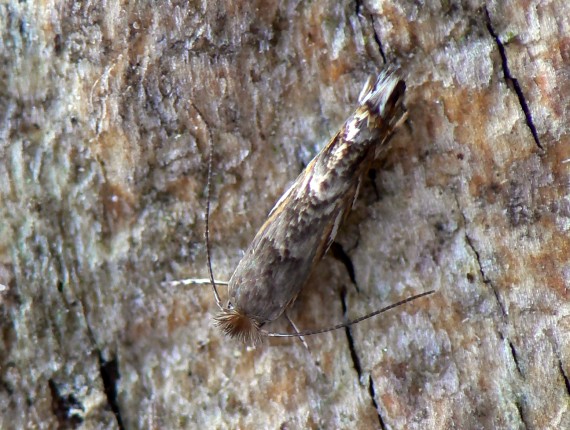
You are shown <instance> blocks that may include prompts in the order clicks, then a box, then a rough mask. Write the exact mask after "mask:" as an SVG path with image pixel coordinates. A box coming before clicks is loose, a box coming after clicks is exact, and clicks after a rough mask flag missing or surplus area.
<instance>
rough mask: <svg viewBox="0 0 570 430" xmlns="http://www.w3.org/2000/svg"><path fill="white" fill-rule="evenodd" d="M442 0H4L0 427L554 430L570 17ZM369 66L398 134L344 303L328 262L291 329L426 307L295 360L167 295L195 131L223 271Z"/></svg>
mask: <svg viewBox="0 0 570 430" xmlns="http://www.w3.org/2000/svg"><path fill="white" fill-rule="evenodd" d="M419 3H425V4H424V5H423V6H419ZM441 3H442V2H438V1H426V2H414V1H381V2H380V1H363V2H359V1H357V2H337V1H329V2H324V1H323V2H316V1H315V2H295V1H278V2H277V1H275V2H271V1H258V2H249V1H247V2H240V1H228V2H225V1H222V2H207V5H206V2H203V3H201V2H195V3H193V4H190V5H187V4H185V3H183V2H181V3H180V4H179V3H178V2H161V3H160V4H158V3H155V2H148V3H147V2H142V3H141V4H138V5H126V4H125V3H119V2H114V1H110V2H106V3H103V2H98V1H86V2H81V3H76V2H71V1H66V2H55V3H49V2H48V3H44V4H41V5H40V4H36V3H33V2H17V1H9V2H4V3H3V4H2V5H0V31H1V39H0V56H1V58H2V67H1V72H0V73H1V75H0V76H1V79H0V119H1V122H0V143H1V151H2V152H1V158H0V172H1V177H2V178H3V180H2V181H1V182H0V202H1V204H0V211H1V212H0V219H1V220H2V221H1V224H0V284H2V287H1V291H0V323H1V330H2V332H1V333H2V335H1V336H0V427H1V428H3V429H9V428H57V427H60V428H73V427H81V428H86V429H87V428H129V429H131V428H244V429H245V428H290V429H293V428H354V425H355V423H358V424H359V428H375V427H383V428H393V429H400V428H410V429H414V428H415V429H425V428H433V429H442V428H487V429H491V428H493V429H495V428H496V429H513V428H529V429H549V428H550V429H561V428H570V382H569V378H570V336H569V331H570V317H569V315H570V305H569V304H568V299H569V296H570V293H569V288H570V258H569V255H570V246H569V231H570V193H569V186H570V141H569V140H570V139H569V128H568V127H569V126H568V118H569V106H570V81H569V79H570V23H569V21H568V16H570V6H569V4H568V2H566V1H565V0H558V1H500V2H499V1H497V2H477V1H471V2H462V4H461V5H459V6H458V5H457V4H458V2H443V5H442V4H441ZM384 59H386V60H387V61H389V62H391V63H396V64H399V65H401V67H402V69H403V71H404V73H405V75H406V81H407V86H408V92H407V106H408V110H409V121H408V122H407V124H406V125H405V126H404V127H403V128H402V129H401V131H400V132H399V134H398V135H397V136H396V137H395V139H394V142H393V144H394V148H393V150H392V152H391V153H390V154H389V156H388V158H387V159H386V160H384V161H379V162H378V163H377V164H376V165H375V172H376V177H373V176H372V177H371V179H370V180H368V181H366V183H365V184H364V186H363V188H362V190H361V196H360V199H359V200H358V202H357V204H356V207H355V209H354V211H353V213H352V215H351V216H350V218H349V219H348V222H347V224H346V225H345V227H344V228H343V230H342V231H341V233H340V235H339V237H338V240H339V242H340V243H341V244H342V246H343V248H344V250H345V252H346V254H347V256H348V258H349V259H350V261H351V262H352V264H353V266H354V269H355V273H356V281H357V284H358V288H359V291H358V292H357V291H356V289H355V288H354V286H353V285H352V283H351V282H350V279H349V277H348V274H347V270H346V268H345V266H344V265H343V264H342V263H341V262H339V260H337V259H333V258H332V257H326V258H325V259H324V260H323V261H322V262H321V263H320V264H319V266H318V267H317V269H316V271H315V273H314V276H313V277H312V278H311V280H310V282H309V284H308V285H307V287H306V288H305V290H304V292H303V295H302V297H300V299H299V300H298V302H297V303H296V305H295V307H294V309H293V311H292V316H293V317H294V319H295V320H296V322H297V323H298V325H299V326H300V327H303V328H312V327H323V326H326V325H329V324H331V323H333V322H337V321H339V320H340V319H342V316H343V310H342V309H343V306H344V305H346V307H347V308H348V312H349V315H351V316H357V315H360V314H362V313H365V312H368V311H371V310H373V309H376V308H378V307H381V306H382V305H385V304H387V303H390V302H392V301H395V300H398V299H400V298H403V297H406V296H408V295H411V294H413V293H418V292H421V291H424V290H427V289H431V288H434V289H436V290H437V293H436V294H435V295H434V296H431V297H430V298H426V299H422V300H421V301H417V302H415V303H412V304H410V305H407V306H405V307H402V308H400V309H397V310H395V311H393V312H391V313H389V314H386V315H384V316H382V317H379V318H376V319H373V320H370V321H367V322H364V323H362V324H360V325H358V326H355V327H353V328H352V329H351V330H350V333H349V334H347V333H346V332H344V331H338V332H335V333H329V334H325V335H321V336H315V337H312V338H310V339H308V343H309V346H310V348H311V355H309V354H308V353H307V351H306V350H305V349H304V348H303V346H302V345H301V344H300V343H299V342H298V341H295V340H293V341H279V342H277V341H268V342H266V343H264V344H263V345H262V346H260V347H258V348H257V349H251V348H245V347H243V346H241V345H239V344H237V343H235V342H231V341H228V340H227V339H225V338H223V337H222V335H221V334H220V333H219V332H218V331H217V330H216V329H215V328H214V327H213V326H212V324H211V316H212V314H213V313H214V312H215V311H216V308H215V304H214V301H213V298H212V295H211V292H210V290H209V289H208V288H202V287H191V288H165V287H162V286H161V282H162V281H164V280H165V279H174V278H181V277H186V276H200V277H202V276H205V275H206V274H207V272H206V266H205V250H204V243H203V230H204V208H205V200H204V188H205V182H206V181H205V178H206V160H207V153H208V146H207V139H208V131H207V129H208V128H209V129H210V131H211V133H212V137H213V141H214V145H215V173H214V181H213V192H214V200H213V202H212V203H213V207H212V235H213V240H212V249H213V257H214V270H215V273H216V276H217V277H219V278H220V279H223V278H228V277H229V276H230V274H231V272H232V270H233V268H234V267H235V266H236V264H237V262H238V260H239V258H240V251H241V250H243V249H244V248H245V247H246V246H247V244H248V241H249V240H251V238H252V237H253V235H254V233H255V231H256V229H257V228H258V227H259V226H260V225H261V223H262V222H263V220H264V217H265V215H266V214H267V212H268V210H269V209H270V208H271V206H272V205H273V203H274V201H275V200H276V199H277V198H278V197H279V195H280V193H281V192H282V191H283V189H284V188H285V187H286V186H287V184H288V183H289V181H291V180H292V179H294V177H295V176H296V175H297V174H298V173H299V171H300V170H301V169H302V167H303V165H304V164H305V163H307V162H308V161H309V159H310V158H311V156H312V155H313V154H314V153H315V152H316V151H317V149H318V147H319V146H320V145H321V144H322V143H324V142H325V141H326V140H327V138H328V137H329V136H330V135H331V134H332V133H334V131H335V130H336V127H337V126H338V125H339V124H340V123H341V121H342V120H343V119H344V118H345V116H346V115H347V114H348V113H349V111H350V110H351V109H352V108H353V107H354V103H355V100H356V97H357V95H358V92H359V90H360V88H361V86H362V84H363V82H364V81H365V79H366V77H367V76H368V75H370V74H374V73H376V72H377V71H378V70H379V69H380V68H381V67H382V64H383V62H384ZM198 112H200V113H201V115H200V114H199V113H198ZM344 292H346V294H345V293H344ZM343 303H344V304H343ZM277 327H278V328H286V325H285V324H281V325H279V324H278V325H277ZM315 362H319V363H320V368H321V369H322V371H320V370H319V368H318V367H317V366H316V364H315Z"/></svg>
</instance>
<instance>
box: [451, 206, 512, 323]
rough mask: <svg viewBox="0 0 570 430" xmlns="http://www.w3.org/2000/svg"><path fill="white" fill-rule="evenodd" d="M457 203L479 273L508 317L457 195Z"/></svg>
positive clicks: (468, 244) (504, 315)
mask: <svg viewBox="0 0 570 430" xmlns="http://www.w3.org/2000/svg"><path fill="white" fill-rule="evenodd" d="M455 204H456V205H457V208H458V210H459V213H460V214H461V217H462V218H463V228H464V229H465V242H466V243H467V246H469V248H471V251H473V254H475V259H476V260H477V267H478V268H479V274H480V275H481V278H482V279H483V282H484V283H485V284H486V285H489V287H490V288H491V291H493V294H494V296H495V300H496V301H497V303H498V304H499V308H500V309H501V313H502V314H503V317H506V316H507V311H506V309H505V306H504V305H503V302H502V301H501V298H500V297H499V292H498V291H497V289H496V288H495V286H494V285H493V283H492V282H491V280H490V279H489V278H488V276H487V274H486V273H485V271H484V270H483V265H482V264H481V256H480V255H479V251H477V249H476V248H475V245H474V244H473V241H472V240H471V238H470V237H469V235H468V234H467V218H466V217H465V214H464V213H463V210H462V209H461V206H460V205H459V199H458V198H457V195H455Z"/></svg>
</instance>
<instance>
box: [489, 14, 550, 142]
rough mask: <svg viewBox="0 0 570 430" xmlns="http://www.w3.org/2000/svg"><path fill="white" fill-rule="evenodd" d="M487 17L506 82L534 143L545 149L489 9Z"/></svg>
mask: <svg viewBox="0 0 570 430" xmlns="http://www.w3.org/2000/svg"><path fill="white" fill-rule="evenodd" d="M485 17H486V23H487V30H488V31H489V34H490V35H491V37H492V38H493V39H494V41H495V44H496V45H497V49H498V50H499V54H500V56H501V63H502V68H503V75H504V77H505V81H507V83H510V84H511V85H512V88H513V89H514V90H515V93H516V95H517V98H518V100H519V104H520V106H521V109H522V111H523V113H524V116H525V120H526V124H527V126H528V128H529V130H530V132H531V134H532V137H533V139H534V143H535V144H536V146H538V148H540V149H544V147H543V146H542V144H541V143H540V139H539V138H538V132H537V130H536V127H535V125H534V122H533V120H532V114H531V112H530V108H529V106H528V102H527V101H526V98H525V96H524V93H523V91H522V88H521V86H520V84H519V81H518V79H517V78H515V77H513V75H512V74H511V71H510V69H509V63H508V60H507V52H506V49H505V46H504V45H503V43H502V42H501V39H500V38H499V36H498V34H497V33H496V32H495V30H494V29H493V26H492V24H491V17H490V15H489V10H488V9H487V8H485Z"/></svg>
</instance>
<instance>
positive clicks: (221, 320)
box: [214, 309, 262, 345]
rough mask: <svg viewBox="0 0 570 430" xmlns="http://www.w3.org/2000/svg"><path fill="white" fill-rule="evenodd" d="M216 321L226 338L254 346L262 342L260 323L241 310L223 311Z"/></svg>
mask: <svg viewBox="0 0 570 430" xmlns="http://www.w3.org/2000/svg"><path fill="white" fill-rule="evenodd" d="M214 320H215V321H216V325H217V326H218V327H220V329H221V330H222V331H223V332H224V334H225V335H226V336H229V337H231V338H237V339H239V340H240V341H242V342H244V343H250V344H253V345H255V344H258V343H259V342H261V338H262V334H261V331H260V330H259V323H258V322H257V321H255V320H254V319H252V318H250V317H248V316H247V315H244V314H242V313H241V312H240V311H239V309H223V310H222V312H220V313H219V314H218V315H216V317H215V318H214Z"/></svg>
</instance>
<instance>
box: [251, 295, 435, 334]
mask: <svg viewBox="0 0 570 430" xmlns="http://www.w3.org/2000/svg"><path fill="white" fill-rule="evenodd" d="M433 293H435V290H430V291H426V292H424V293H420V294H416V295H415V296H411V297H408V298H407V299H404V300H400V301H399V302H396V303H392V304H391V305H388V306H386V307H383V308H381V309H378V310H376V311H374V312H370V313H369V314H366V315H363V316H361V317H358V318H356V319H353V320H350V321H347V322H344V323H340V324H336V325H333V326H331V327H327V328H323V329H320V330H307V331H300V332H297V333H271V332H267V331H264V330H260V332H261V334H262V335H263V336H267V337H299V336H312V335H314V334H320V333H328V332H329V331H334V330H338V329H341V328H346V327H350V326H352V325H354V324H358V323H359V322H362V321H364V320H367V319H369V318H372V317H375V316H376V315H380V314H381V313H384V312H387V311H389V310H391V309H394V308H397V307H398V306H402V305H405V304H406V303H409V302H411V301H413V300H416V299H419V298H421V297H424V296H429V295H430V294H433Z"/></svg>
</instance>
